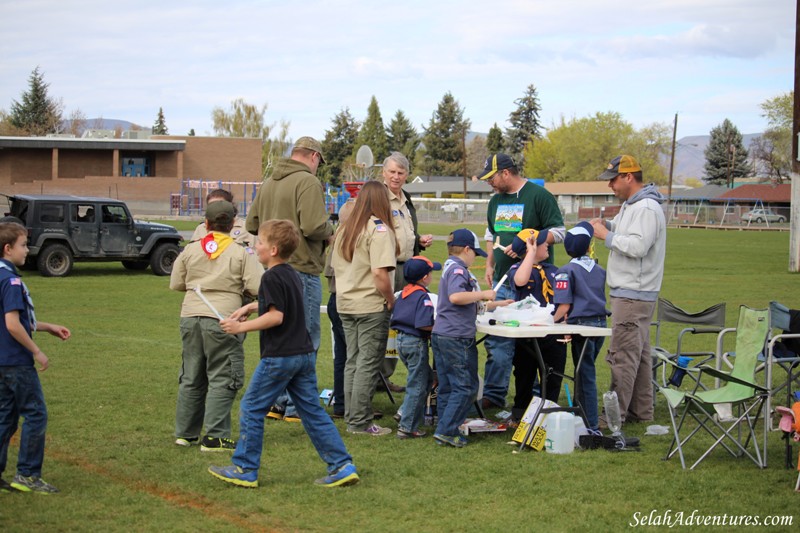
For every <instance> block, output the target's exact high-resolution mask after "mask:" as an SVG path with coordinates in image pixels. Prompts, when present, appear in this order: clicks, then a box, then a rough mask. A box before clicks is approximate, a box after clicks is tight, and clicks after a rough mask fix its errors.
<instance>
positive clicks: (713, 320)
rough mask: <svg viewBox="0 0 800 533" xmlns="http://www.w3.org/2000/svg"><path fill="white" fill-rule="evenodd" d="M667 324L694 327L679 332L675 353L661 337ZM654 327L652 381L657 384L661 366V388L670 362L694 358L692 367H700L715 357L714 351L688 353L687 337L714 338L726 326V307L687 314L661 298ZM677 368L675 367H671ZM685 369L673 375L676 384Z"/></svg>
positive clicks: (654, 396) (715, 306) (692, 373)
mask: <svg viewBox="0 0 800 533" xmlns="http://www.w3.org/2000/svg"><path fill="white" fill-rule="evenodd" d="M666 323H674V324H683V325H688V326H691V327H686V328H684V329H682V330H681V332H680V333H678V344H677V346H676V348H675V351H674V352H672V351H670V350H669V349H667V348H665V347H664V346H663V345H662V344H661V337H662V333H663V332H662V327H663V326H664V324H666ZM652 325H653V326H655V328H656V340H655V346H653V347H652V348H651V353H652V355H653V380H654V381H655V380H656V379H658V378H657V374H658V369H659V367H660V368H661V382H660V385H661V386H662V387H666V386H667V367H670V366H671V365H669V364H668V361H670V360H671V361H673V362H676V363H677V362H678V361H681V362H684V361H685V359H680V358H681V357H689V358H692V359H695V360H694V361H692V363H693V364H692V365H691V366H692V367H697V366H699V365H701V364H703V363H706V362H707V361H708V360H709V359H711V358H712V357H714V356H715V355H716V352H715V351H713V350H708V351H685V348H684V346H683V341H684V335H686V334H687V333H690V334H692V335H698V334H703V333H713V334H714V335H715V336H716V335H718V334H719V332H720V331H722V329H723V328H724V327H725V304H724V303H720V304H716V305H712V306H711V307H709V308H708V309H704V310H702V311H699V312H697V313H690V312H688V311H684V310H683V309H681V308H680V307H678V306H677V305H675V304H673V303H672V302H670V301H669V300H666V299H664V298H659V299H658V307H657V310H656V321H655V322H653V323H652ZM672 368H674V367H672ZM682 372H683V370H676V371H675V372H673V378H674V380H675V381H679V378H675V376H676V375H678V376H680V375H682ZM687 375H689V376H691V377H692V379H695V377H696V375H697V374H696V373H694V372H688V373H687ZM674 384H675V385H679V383H674ZM701 387H703V388H705V386H704V385H702V384H701ZM656 394H657V390H656V388H653V405H655V401H656Z"/></svg>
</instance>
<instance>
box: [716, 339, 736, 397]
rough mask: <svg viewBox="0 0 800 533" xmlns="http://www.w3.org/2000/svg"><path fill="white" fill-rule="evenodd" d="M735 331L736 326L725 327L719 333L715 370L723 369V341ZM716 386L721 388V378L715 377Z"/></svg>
mask: <svg viewBox="0 0 800 533" xmlns="http://www.w3.org/2000/svg"><path fill="white" fill-rule="evenodd" d="M735 331H736V328H725V329H723V330H721V331H720V332H719V333H718V334H717V353H716V355H715V359H716V360H715V362H714V370H717V371H720V370H721V369H722V343H723V341H724V338H725V335H726V334H728V333H733V332H735ZM714 387H715V388H719V378H716V379H714Z"/></svg>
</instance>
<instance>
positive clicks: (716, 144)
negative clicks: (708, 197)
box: [704, 118, 751, 188]
mask: <svg viewBox="0 0 800 533" xmlns="http://www.w3.org/2000/svg"><path fill="white" fill-rule="evenodd" d="M705 155H706V163H705V171H706V177H705V178H704V179H705V181H706V182H708V183H713V184H715V185H726V184H727V186H728V187H730V188H733V182H734V181H735V180H736V179H738V178H746V177H748V176H750V174H751V170H750V165H748V163H747V150H745V148H744V143H743V142H742V134H741V133H739V129H738V128H737V127H736V126H734V125H733V123H732V122H731V121H730V120H728V119H727V118H726V119H725V120H723V121H722V124H720V125H719V126H717V127H715V128H713V129H712V130H711V139H710V140H709V142H708V146H707V147H706V151H705Z"/></svg>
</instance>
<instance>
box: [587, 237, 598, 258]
mask: <svg viewBox="0 0 800 533" xmlns="http://www.w3.org/2000/svg"><path fill="white" fill-rule="evenodd" d="M585 255H588V256H589V257H591V258H592V259H594V260H595V261H597V254H595V253H594V240H591V241H589V249H588V250H587V251H586V254H585Z"/></svg>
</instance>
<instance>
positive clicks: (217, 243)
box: [200, 231, 233, 259]
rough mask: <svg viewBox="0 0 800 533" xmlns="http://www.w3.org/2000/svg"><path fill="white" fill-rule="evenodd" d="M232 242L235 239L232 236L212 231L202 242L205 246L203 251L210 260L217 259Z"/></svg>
mask: <svg viewBox="0 0 800 533" xmlns="http://www.w3.org/2000/svg"><path fill="white" fill-rule="evenodd" d="M232 242H233V239H232V238H231V236H230V235H228V234H226V233H219V232H217V231H212V232H211V233H209V234H208V235H206V236H205V237H203V239H202V240H201V241H200V243H201V244H202V245H203V251H204V252H205V253H206V255H207V256H208V258H209V259H216V258H217V257H219V256H220V254H221V253H222V252H224V251H225V248H227V247H228V246H230V245H231V243H232Z"/></svg>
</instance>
